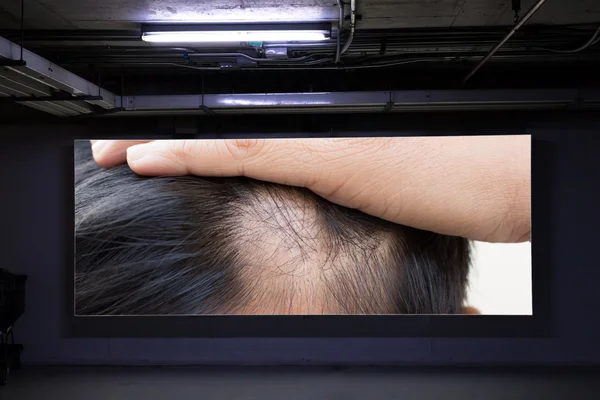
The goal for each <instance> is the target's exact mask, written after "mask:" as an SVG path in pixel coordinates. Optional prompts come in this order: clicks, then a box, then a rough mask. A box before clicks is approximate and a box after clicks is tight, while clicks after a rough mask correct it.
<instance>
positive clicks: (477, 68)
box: [462, 0, 546, 85]
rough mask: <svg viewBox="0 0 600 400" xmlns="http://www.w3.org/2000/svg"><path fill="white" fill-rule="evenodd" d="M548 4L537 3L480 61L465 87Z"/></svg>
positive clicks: (470, 74) (470, 73)
mask: <svg viewBox="0 0 600 400" xmlns="http://www.w3.org/2000/svg"><path fill="white" fill-rule="evenodd" d="M545 2H546V0H538V2H537V3H535V4H534V5H533V6H532V7H531V8H530V9H529V11H527V13H526V14H525V15H523V18H521V20H520V21H519V22H518V23H517V24H516V25H515V26H514V27H513V28H512V29H511V30H510V32H508V33H507V34H506V36H504V38H503V39H502V40H501V41H500V42H499V43H498V44H497V45H496V46H494V47H493V48H492V50H490V52H489V53H488V54H487V55H486V56H485V57H483V59H482V60H481V61H479V63H478V64H477V65H476V66H475V68H473V69H472V70H471V71H470V72H469V73H468V74H467V75H466V76H465V78H464V79H463V82H462V83H463V85H464V84H465V83H467V81H468V80H469V79H471V77H472V76H473V75H475V74H476V73H477V71H479V69H481V67H483V65H484V64H485V63H486V62H488V61H489V59H490V58H492V57H493V56H494V54H496V52H497V51H498V50H500V48H501V47H502V46H504V43H506V42H507V41H508V39H510V38H511V37H512V36H513V35H514V34H515V33H516V32H517V31H518V30H519V29H520V28H521V27H522V26H523V25H524V24H525V22H527V21H528V20H529V18H531V17H532V16H533V14H535V13H536V12H537V10H539V8H540V7H541V6H542V5H544V3H545Z"/></svg>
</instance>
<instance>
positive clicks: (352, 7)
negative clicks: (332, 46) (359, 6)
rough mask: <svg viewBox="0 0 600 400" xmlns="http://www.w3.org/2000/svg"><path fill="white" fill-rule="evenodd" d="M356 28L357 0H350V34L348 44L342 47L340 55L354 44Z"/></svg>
mask: <svg viewBox="0 0 600 400" xmlns="http://www.w3.org/2000/svg"><path fill="white" fill-rule="evenodd" d="M355 28H356V0H350V36H349V37H348V40H347V41H346V44H345V45H344V47H342V51H341V52H340V55H342V54H344V53H345V52H346V50H348V48H349V47H350V45H351V44H352V40H353V39H354V30H355Z"/></svg>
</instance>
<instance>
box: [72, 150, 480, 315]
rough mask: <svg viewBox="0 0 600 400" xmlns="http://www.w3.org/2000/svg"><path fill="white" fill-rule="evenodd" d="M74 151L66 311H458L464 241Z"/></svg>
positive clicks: (275, 187)
mask: <svg viewBox="0 0 600 400" xmlns="http://www.w3.org/2000/svg"><path fill="white" fill-rule="evenodd" d="M75 143H76V145H75V237H76V266H75V306H76V313H77V314H78V315H165V314H178V315H196V314H457V313H461V311H462V307H463V305H464V304H463V303H464V299H465V291H466V286H467V276H468V271H469V264H470V247H469V242H468V241H467V240H466V239H464V238H459V237H452V236H446V235H440V234H436V233H432V232H426V231H422V230H417V229H414V228H409V227H405V226H402V225H397V224H393V223H391V222H388V221H384V220H381V219H379V218H375V217H372V216H369V215H366V214H364V213H362V212H360V211H357V210H353V209H349V208H346V207H342V206H339V205H336V204H333V203H331V202H329V201H327V200H325V199H323V198H321V197H319V196H317V195H315V194H314V193H313V192H311V191H309V190H307V189H304V188H297V187H291V186H285V185H279V184H274V183H267V182H261V181H257V180H253V179H249V178H240V177H237V178H201V177H195V176H182V177H141V176H138V175H136V174H135V173H134V172H132V171H131V170H130V169H129V167H128V166H126V165H123V166H118V167H115V168H111V169H103V168H100V167H99V166H98V165H97V164H96V163H95V161H94V160H93V158H92V153H91V148H90V144H89V142H88V141H76V142H75Z"/></svg>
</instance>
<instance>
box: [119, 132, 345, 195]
mask: <svg viewBox="0 0 600 400" xmlns="http://www.w3.org/2000/svg"><path fill="white" fill-rule="evenodd" d="M338 150H340V149H338ZM330 152H331V153H330ZM327 153H330V154H329V155H327ZM336 154H338V155H339V151H338V152H336V151H335V149H334V148H333V146H332V141H331V140H324V139H280V140H264V139H235V140H161V141H154V142H151V143H146V144H140V145H137V146H133V147H130V148H129V149H128V151H127V162H128V163H129V166H130V167H131V169H133V170H134V171H135V172H136V173H138V174H140V175H150V176H153V175H187V174H193V175H201V176H247V177H250V178H255V179H260V180H266V181H270V182H275V183H281V184H286V185H293V186H305V187H308V186H310V185H311V184H312V183H314V182H315V181H316V180H317V176H318V175H319V174H320V173H321V171H322V169H323V168H325V167H326V166H327V165H326V164H327V163H326V161H327V159H329V160H333V159H334V158H335V155H336Z"/></svg>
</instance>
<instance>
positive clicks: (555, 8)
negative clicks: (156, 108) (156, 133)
mask: <svg viewBox="0 0 600 400" xmlns="http://www.w3.org/2000/svg"><path fill="white" fill-rule="evenodd" d="M534 1H535V0H522V9H523V12H524V11H525V10H527V9H528V8H529V6H530V5H531V4H533V3H534ZM345 2H346V3H349V0H345ZM357 8H358V13H359V14H360V15H362V21H360V22H359V24H358V28H362V29H377V28H387V29H389V28H426V27H429V28H434V27H436V28H449V27H452V26H498V25H511V24H512V11H511V0H357ZM25 10H26V11H25V21H26V26H27V28H29V29H130V28H135V27H137V26H138V24H139V23H140V22H233V21H235V22H242V21H246V22H247V21H260V22H267V21H322V20H335V19H337V16H338V9H337V4H336V1H335V0H86V1H82V0H25ZM19 20H20V1H19V0H8V1H3V2H2V3H1V4H0V29H15V28H18V27H19ZM595 22H600V1H598V0H568V1H566V0H548V1H547V2H546V4H545V5H544V6H543V7H542V8H541V9H540V10H539V12H538V13H537V14H536V15H535V16H534V17H533V18H532V19H531V23H544V24H580V23H595Z"/></svg>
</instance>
